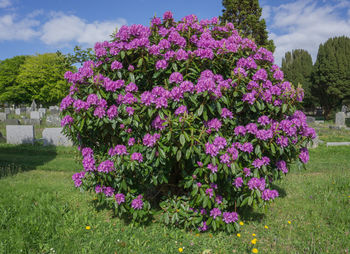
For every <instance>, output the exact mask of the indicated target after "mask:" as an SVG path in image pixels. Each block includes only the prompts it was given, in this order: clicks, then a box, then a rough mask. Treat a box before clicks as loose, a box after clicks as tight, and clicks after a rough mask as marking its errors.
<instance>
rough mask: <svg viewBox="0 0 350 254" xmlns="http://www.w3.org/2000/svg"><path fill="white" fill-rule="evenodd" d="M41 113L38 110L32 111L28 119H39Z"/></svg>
mask: <svg viewBox="0 0 350 254" xmlns="http://www.w3.org/2000/svg"><path fill="white" fill-rule="evenodd" d="M40 118H41V114H40V112H39V111H32V112H30V119H38V120H40Z"/></svg>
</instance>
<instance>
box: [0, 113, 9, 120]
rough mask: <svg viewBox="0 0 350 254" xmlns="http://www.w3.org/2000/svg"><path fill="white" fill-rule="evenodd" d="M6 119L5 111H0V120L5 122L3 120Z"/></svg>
mask: <svg viewBox="0 0 350 254" xmlns="http://www.w3.org/2000/svg"><path fill="white" fill-rule="evenodd" d="M6 119H7V114H6V113H2V112H1V113H0V121H1V122H5V120H6Z"/></svg>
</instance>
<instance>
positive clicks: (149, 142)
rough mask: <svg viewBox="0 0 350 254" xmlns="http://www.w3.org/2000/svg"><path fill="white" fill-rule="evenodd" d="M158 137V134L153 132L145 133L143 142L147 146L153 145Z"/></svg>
mask: <svg viewBox="0 0 350 254" xmlns="http://www.w3.org/2000/svg"><path fill="white" fill-rule="evenodd" d="M159 138H160V134H158V133H154V134H153V135H151V134H149V133H147V134H146V135H145V136H144V137H143V144H144V145H145V146H148V147H153V146H154V145H155V144H156V143H157V140H158V139H159Z"/></svg>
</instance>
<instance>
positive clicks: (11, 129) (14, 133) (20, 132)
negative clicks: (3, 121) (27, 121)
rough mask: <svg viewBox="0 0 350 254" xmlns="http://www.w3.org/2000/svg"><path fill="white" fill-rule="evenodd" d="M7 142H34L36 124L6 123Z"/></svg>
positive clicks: (15, 143) (18, 143) (16, 143)
mask: <svg viewBox="0 0 350 254" xmlns="http://www.w3.org/2000/svg"><path fill="white" fill-rule="evenodd" d="M6 140H7V144H14V145H20V144H28V143H29V144H33V143H34V126H33V125H6Z"/></svg>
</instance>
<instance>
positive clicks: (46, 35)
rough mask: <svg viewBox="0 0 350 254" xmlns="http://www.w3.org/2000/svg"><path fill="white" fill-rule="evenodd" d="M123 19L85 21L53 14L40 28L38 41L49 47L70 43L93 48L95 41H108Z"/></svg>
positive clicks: (123, 22)
mask: <svg viewBox="0 0 350 254" xmlns="http://www.w3.org/2000/svg"><path fill="white" fill-rule="evenodd" d="M125 24H126V20H125V19H117V20H112V21H102V22H100V21H95V22H93V23H88V22H87V21H85V20H83V19H81V18H79V17H77V16H74V15H65V14H62V13H55V14H54V15H53V17H52V18H51V19H50V20H49V21H47V22H46V23H45V24H44V25H43V26H42V35H41V37H40V39H41V40H42V41H43V42H44V43H46V44H49V45H59V44H63V45H67V44H70V43H72V42H75V43H79V44H83V45H86V46H93V45H94V44H95V42H97V41H105V40H109V39H110V37H109V35H110V34H112V32H113V31H114V30H115V29H116V27H118V28H120V27H121V26H122V25H125Z"/></svg>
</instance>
